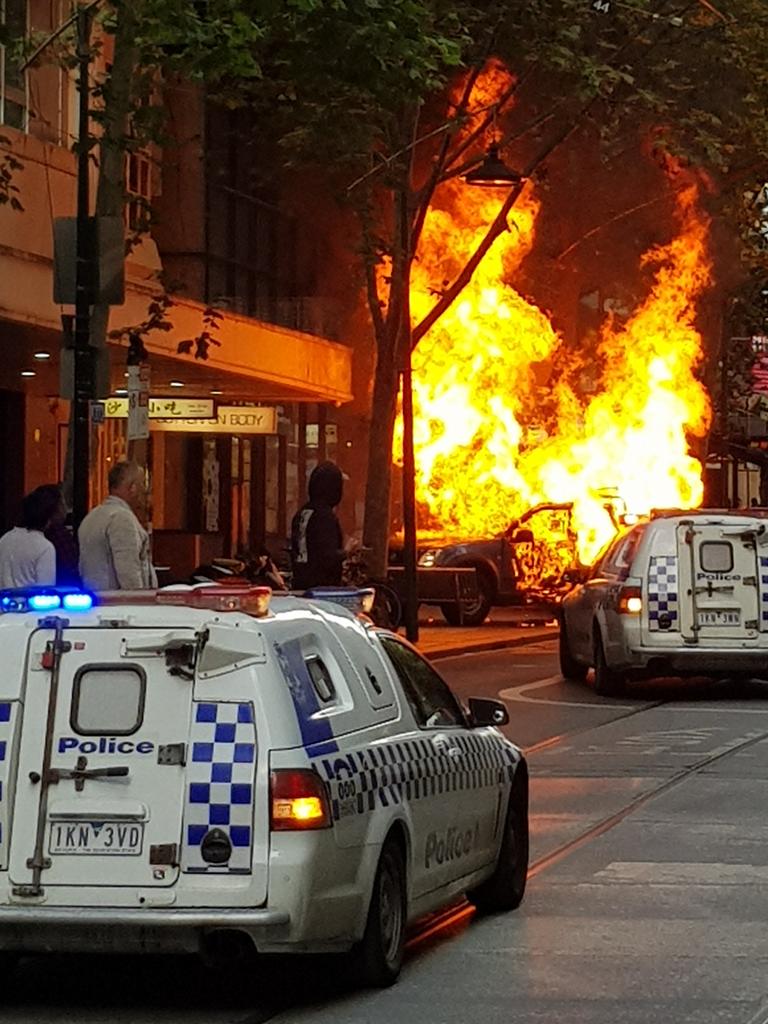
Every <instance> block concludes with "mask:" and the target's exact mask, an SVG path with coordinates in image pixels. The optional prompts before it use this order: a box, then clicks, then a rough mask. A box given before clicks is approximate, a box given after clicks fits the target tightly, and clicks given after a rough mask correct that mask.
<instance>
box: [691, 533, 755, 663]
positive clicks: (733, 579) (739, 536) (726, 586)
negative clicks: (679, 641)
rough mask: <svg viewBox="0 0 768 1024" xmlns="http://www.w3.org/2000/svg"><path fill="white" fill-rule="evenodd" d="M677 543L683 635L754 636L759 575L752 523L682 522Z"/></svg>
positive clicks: (712, 638) (710, 638)
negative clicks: (732, 525) (746, 526)
mask: <svg viewBox="0 0 768 1024" xmlns="http://www.w3.org/2000/svg"><path fill="white" fill-rule="evenodd" d="M677 546H678V558H679V565H680V595H681V611H680V625H681V631H682V633H683V636H685V637H686V638H687V639H688V640H693V641H695V642H696V643H701V644H707V643H717V642H719V641H722V640H742V639H750V638H754V639H755V640H757V638H758V630H759V629H760V618H761V615H760V603H761V602H760V594H761V591H760V579H761V577H760V557H759V550H758V543H757V535H756V531H755V529H754V528H751V529H739V530H735V529H734V528H728V527H726V526H725V525H724V524H723V523H705V524H703V525H695V524H694V523H691V522H686V523H681V524H680V526H678V529H677Z"/></svg>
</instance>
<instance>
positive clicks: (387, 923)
mask: <svg viewBox="0 0 768 1024" xmlns="http://www.w3.org/2000/svg"><path fill="white" fill-rule="evenodd" d="M379 929H380V932H381V947H382V949H383V951H384V956H385V957H386V960H387V963H393V962H394V961H396V960H397V958H398V957H399V955H400V944H401V938H402V931H403V898H402V889H401V885H400V874H399V872H398V870H397V867H396V865H395V864H393V862H392V860H391V859H390V858H389V857H387V859H386V860H385V861H384V862H383V864H382V871H381V875H380V876H379Z"/></svg>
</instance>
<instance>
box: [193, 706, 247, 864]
mask: <svg viewBox="0 0 768 1024" xmlns="http://www.w3.org/2000/svg"><path fill="white" fill-rule="evenodd" d="M193 709H194V710H193V715H194V717H193V722H192V733H191V757H190V761H189V765H188V767H187V780H188V785H187V799H186V806H185V809H184V844H183V851H182V869H183V870H184V871H189V872H202V871H204V872H209V873H217V872H218V873H220V874H221V873H223V874H232V873H235V874H247V873H249V872H250V870H251V849H252V846H253V799H254V782H255V771H256V726H255V724H254V717H253V705H252V704H250V703H225V702H217V703H202V704H194V705H193ZM212 829H219V830H221V831H222V832H225V833H226V834H227V835H228V836H229V840H230V842H231V843H232V856H231V857H230V859H229V861H228V863H227V864H208V863H206V861H204V860H203V858H202V855H201V852H200V846H201V843H202V841H203V839H204V838H205V836H206V834H207V833H208V832H209V831H211V830H212Z"/></svg>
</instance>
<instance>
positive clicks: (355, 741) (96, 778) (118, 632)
mask: <svg viewBox="0 0 768 1024" xmlns="http://www.w3.org/2000/svg"><path fill="white" fill-rule="evenodd" d="M323 596H326V597H327V596H331V597H334V596H335V597H336V598H337V599H338V600H349V598H350V593H349V592H344V593H338V594H331V595H323ZM355 600H357V596H355ZM91 603H92V598H91V597H90V596H89V595H87V594H82V593H78V592H66V591H57V590H47V591H35V592H26V593H24V592H5V593H4V594H0V610H2V611H4V612H5V614H0V649H2V651H3V659H4V671H3V673H2V677H1V678H0V951H2V952H5V953H11V954H12V953H16V952H22V951H45V950H86V951H87V950H94V949H95V950H102V951H104V950H115V951H123V950H125V951H131V950H135V951H160V952H162V951H199V950H204V949H205V948H206V947H208V946H216V945H219V946H220V945H221V940H222V939H224V940H227V939H228V938H229V937H236V938H240V939H242V937H245V938H246V939H247V940H248V941H249V942H251V943H252V944H253V945H254V946H255V948H256V949H257V950H259V951H265V952H333V951H339V952H343V951H347V950H353V953H354V956H355V958H356V963H357V966H358V969H359V977H360V980H361V981H363V982H367V983H371V984H389V983H391V982H392V981H394V979H395V978H396V977H397V974H398V971H399V969H400V964H401V959H402V953H403V941H404V932H405V927H406V924H407V922H408V921H410V920H413V919H414V918H416V917H418V916H421V915H423V914H425V913H427V912H430V911H433V910H435V909H437V908H439V907H440V906H442V905H444V904H445V903H446V902H448V901H450V900H451V899H453V898H454V897H456V896H458V895H460V894H461V893H467V894H468V896H469V898H470V899H471V900H472V901H473V902H474V903H475V904H476V905H477V906H478V907H480V908H482V909H488V910H501V909H511V908H513V907H515V906H517V905H518V904H519V902H520V900H521V899H522V897H523V892H524V889H525V879H526V869H527V861H528V821H527V801H528V779H527V770H526V764H525V761H524V759H523V757H522V755H521V752H520V750H519V749H518V748H517V747H515V746H514V745H513V744H512V743H510V742H509V741H508V740H506V739H505V738H504V737H503V736H502V734H501V733H500V732H499V731H498V730H497V729H496V728H495V727H494V726H495V725H498V724H503V723H504V722H506V720H507V715H506V711H505V709H504V707H503V705H501V704H499V703H498V702H496V701H490V700H473V701H470V702H469V710H468V711H466V712H465V711H464V710H463V708H462V707H461V706H460V705H459V703H458V702H457V700H456V698H455V697H454V696H453V694H452V693H451V691H450V690H449V689H448V687H447V686H446V684H445V683H444V681H443V680H442V679H441V677H440V676H439V675H438V674H437V672H436V671H435V670H434V669H433V668H432V666H431V665H430V664H429V663H428V662H427V661H425V660H424V659H423V658H422V657H421V656H420V655H419V654H418V653H417V652H416V650H415V649H414V648H413V647H411V646H410V645H409V644H407V643H406V642H404V641H403V640H401V639H400V638H398V637H396V636H394V635H393V634H391V633H387V632H384V631H381V630H378V629H375V628H374V627H372V626H371V625H370V624H367V623H366V622H364V621H362V620H361V618H360V617H359V616H358V615H356V614H355V613H354V612H353V611H350V610H348V609H347V608H344V607H342V606H341V605H339V604H337V603H334V602H332V601H328V600H307V599H300V598H296V597H290V596H289V597H272V598H271V600H270V591H269V589H268V588H262V587H242V588H238V587H222V586H208V587H202V588H182V589H168V590H165V591H158V592H157V593H155V592H145V593H137V594H112V595H101V596H100V597H99V599H98V600H97V601H95V602H94V603H93V607H91Z"/></svg>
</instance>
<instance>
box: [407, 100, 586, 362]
mask: <svg viewBox="0 0 768 1024" xmlns="http://www.w3.org/2000/svg"><path fill="white" fill-rule="evenodd" d="M597 100H598V97H593V98H592V99H591V100H589V102H588V103H587V104H586V105H585V106H584V107H583V108H582V110H581V112H580V115H579V116H578V117H576V118H574V119H573V120H571V121H569V122H567V123H566V124H565V125H564V126H563V128H562V129H561V131H560V132H559V133H558V134H557V135H556V136H555V137H554V138H553V139H552V140H551V141H550V142H549V144H548V145H547V146H545V148H544V149H543V150H542V151H541V153H539V154H538V156H536V157H535V158H534V159H533V160H532V161H531V162H530V163H529V164H528V166H527V167H526V168H525V170H524V171H523V179H525V178H530V177H531V175H532V174H533V173H534V171H536V170H537V169H538V168H539V167H540V166H541V165H542V164H543V163H544V162H545V161H546V160H547V159H548V158H549V157H550V156H551V155H552V153H554V151H555V150H556V149H558V148H559V147H560V146H562V144H563V143H564V142H565V141H566V139H568V138H569V137H570V136H571V135H572V134H573V132H574V131H575V130H576V128H577V127H578V126H579V125H580V124H581V120H582V118H583V117H584V115H585V114H586V113H587V111H588V110H589V109H590V108H591V107H592V105H593V104H594V103H596V102H597ZM524 185H525V181H524V180H523V181H521V182H520V183H519V184H517V185H515V186H514V188H512V189H510V191H509V194H508V195H507V197H506V198H505V200H504V202H503V203H502V204H501V209H500V210H499V212H498V213H497V214H496V217H495V219H494V220H493V223H492V224H491V226H490V227H489V228H488V230H487V232H486V233H485V236H484V237H483V239H482V241H481V242H480V244H479V245H478V247H477V249H476V250H475V251H474V253H473V254H472V255H471V256H470V258H469V260H468V261H467V263H466V264H465V266H464V268H463V269H462V271H461V273H460V274H459V275H458V277H456V278H455V280H454V281H453V282H452V283H451V284H450V285H449V287H448V288H446V290H445V291H444V292H443V294H442V295H441V296H440V298H439V300H438V301H437V302H436V303H435V305H434V306H433V307H432V309H431V310H430V311H429V313H427V315H426V316H425V317H424V319H423V320H422V321H421V322H420V323H418V324H416V326H415V327H414V328H413V331H412V334H411V338H412V343H413V345H414V346H415V345H417V344H418V342H419V341H420V340H421V339H422V338H423V337H424V335H425V334H426V333H427V331H429V330H430V328H431V327H433V326H434V324H435V323H437V321H438V320H439V319H440V317H441V316H442V315H443V313H445V312H446V310H448V309H450V307H451V306H452V305H453V303H454V301H455V300H456V299H457V298H458V296H459V295H460V294H461V293H462V291H463V290H464V289H465V288H466V286H467V285H468V284H469V282H470V281H471V280H472V276H473V274H474V273H475V271H476V270H477V268H478V267H479V266H480V263H481V262H482V261H483V258H484V257H485V254H486V253H487V252H488V250H489V249H490V248H491V246H492V245H493V243H494V242H495V241H496V239H497V238H498V237H499V235H501V234H503V233H504V232H505V231H508V230H509V225H508V224H507V215H508V214H509V211H510V210H511V209H512V207H513V206H514V205H515V203H516V202H517V199H518V197H519V195H520V193H521V192H522V191H523V187H524Z"/></svg>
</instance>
